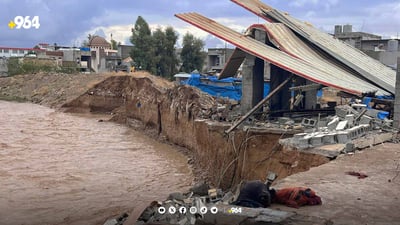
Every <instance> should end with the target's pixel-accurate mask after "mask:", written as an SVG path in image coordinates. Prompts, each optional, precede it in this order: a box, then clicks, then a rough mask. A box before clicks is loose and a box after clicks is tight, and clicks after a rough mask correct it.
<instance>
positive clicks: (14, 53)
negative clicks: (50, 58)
mask: <svg viewBox="0 0 400 225" xmlns="http://www.w3.org/2000/svg"><path fill="white" fill-rule="evenodd" d="M29 52H44V50H42V49H34V48H13V47H1V46H0V57H6V58H10V57H24V56H25V55H27V54H28V53H29Z"/></svg>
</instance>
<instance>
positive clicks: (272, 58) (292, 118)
mask: <svg viewBox="0 0 400 225" xmlns="http://www.w3.org/2000/svg"><path fill="white" fill-rule="evenodd" d="M232 2H234V3H236V4H238V5H240V6H242V7H243V8H245V9H247V10H249V11H251V12H253V13H254V14H256V15H257V16H259V17H261V18H263V19H265V20H266V21H268V23H266V24H253V25H251V26H249V28H248V29H247V30H246V32H244V33H243V34H241V33H238V32H236V31H234V30H232V29H230V28H228V27H225V26H223V25H221V24H219V23H217V22H215V21H213V20H211V19H209V18H206V17H204V16H202V15H200V14H198V13H181V14H176V15H175V16H176V17H178V18H180V19H182V20H184V21H186V22H188V23H190V24H192V25H194V26H196V27H198V28H200V29H202V30H204V31H206V32H208V33H210V34H212V35H215V36H217V37H219V38H221V39H223V40H224V41H227V42H229V43H231V44H233V45H235V46H236V49H235V50H234V52H233V54H232V55H231V57H230V58H229V60H228V62H227V64H226V66H225V68H224V69H223V70H222V72H221V74H220V76H219V78H220V79H222V78H226V77H230V76H232V75H234V74H235V73H236V72H237V70H238V69H239V67H240V66H242V99H241V102H240V112H241V114H242V115H243V114H245V115H244V116H242V117H241V118H240V119H239V121H238V122H236V123H234V124H233V125H232V127H230V128H229V129H227V130H226V133H230V132H231V131H233V129H235V128H236V127H238V126H239V125H240V124H241V123H243V122H248V121H249V120H248V118H249V117H250V116H251V115H257V114H267V115H268V116H267V118H268V119H269V120H268V122H267V123H265V122H264V123H262V124H263V125H264V127H265V128H268V126H270V125H271V124H273V125H274V126H279V127H281V128H282V127H283V128H285V129H293V128H298V126H297V125H299V126H300V127H301V129H299V131H298V132H297V133H298V134H295V135H294V137H293V138H291V139H290V140H286V141H282V142H281V143H282V144H287V145H290V146H292V147H295V148H296V149H307V148H312V147H318V146H322V145H332V144H343V146H344V145H345V144H348V143H349V142H353V140H355V139H357V138H360V137H363V136H365V135H368V134H370V133H371V131H373V130H375V131H376V132H374V134H376V133H379V132H381V131H393V129H392V128H393V124H392V123H393V120H392V118H393V114H394V111H393V109H394V100H393V99H394V95H395V82H396V71H395V70H393V69H391V68H389V67H387V66H385V65H383V64H382V63H380V62H379V61H377V60H375V59H372V58H370V57H369V56H368V55H366V54H364V53H363V52H361V51H360V50H358V49H356V48H354V47H352V46H350V45H348V44H346V43H344V42H342V41H340V40H337V39H335V38H334V37H333V36H332V35H330V34H327V33H324V32H322V31H319V30H318V29H316V28H314V27H313V26H312V25H311V24H309V23H306V22H302V21H300V20H298V19H295V18H293V17H291V16H290V15H289V14H288V13H283V12H281V11H279V10H276V9H274V8H272V7H270V6H268V5H266V4H264V3H263V2H261V1H259V0H232ZM264 74H269V77H270V90H271V92H270V93H269V94H268V96H267V97H265V98H263V94H264V93H263V90H264V88H263V86H262V85H263V83H264ZM332 90H333V92H334V95H335V96H333V98H332V99H331V100H330V101H329V100H328V101H327V102H326V104H322V103H321V102H320V101H319V99H318V93H323V92H324V91H326V93H329V91H332ZM319 96H321V94H319ZM338 105H343V106H338ZM261 108H263V109H264V110H261ZM253 118H254V119H257V116H254V117H253ZM262 118H265V117H262ZM271 121H275V122H272V123H271ZM266 124H267V126H265V125H266ZM300 130H301V131H300ZM295 133H296V132H295ZM378 139H379V140H375V141H372V142H369V144H361V145H357V144H356V146H354V145H351V144H348V145H347V149H348V151H351V150H352V149H354V147H356V148H362V147H368V146H370V145H375V144H378V143H382V142H384V141H387V140H390V139H392V136H391V135H387V136H385V137H382V138H378ZM343 146H342V147H341V150H340V151H342V150H343V149H344V147H343ZM340 151H339V152H340Z"/></svg>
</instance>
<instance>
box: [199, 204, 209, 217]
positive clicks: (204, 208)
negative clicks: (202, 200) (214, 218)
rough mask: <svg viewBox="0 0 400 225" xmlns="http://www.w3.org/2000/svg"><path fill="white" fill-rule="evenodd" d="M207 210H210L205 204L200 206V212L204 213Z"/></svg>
mask: <svg viewBox="0 0 400 225" xmlns="http://www.w3.org/2000/svg"><path fill="white" fill-rule="evenodd" d="M207 211H208V209H207V207H205V206H203V207H201V208H200V213H201V214H203V215H204V214H206V213H207Z"/></svg>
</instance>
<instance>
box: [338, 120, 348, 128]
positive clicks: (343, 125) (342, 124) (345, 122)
mask: <svg viewBox="0 0 400 225" xmlns="http://www.w3.org/2000/svg"><path fill="white" fill-rule="evenodd" d="M347 123H348V122H347V120H344V121H340V122H339V123H338V125H337V126H336V130H344V129H346V127H347Z"/></svg>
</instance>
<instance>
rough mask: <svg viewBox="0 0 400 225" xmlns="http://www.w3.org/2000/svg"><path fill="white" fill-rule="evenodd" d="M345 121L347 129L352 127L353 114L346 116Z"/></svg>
mask: <svg viewBox="0 0 400 225" xmlns="http://www.w3.org/2000/svg"><path fill="white" fill-rule="evenodd" d="M345 120H347V126H349V127H353V126H354V114H349V115H346V117H345Z"/></svg>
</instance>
